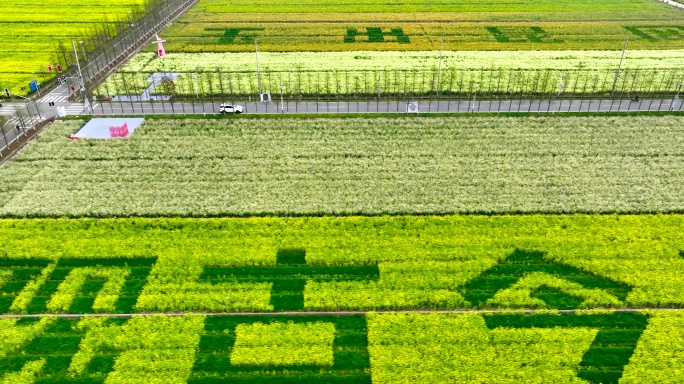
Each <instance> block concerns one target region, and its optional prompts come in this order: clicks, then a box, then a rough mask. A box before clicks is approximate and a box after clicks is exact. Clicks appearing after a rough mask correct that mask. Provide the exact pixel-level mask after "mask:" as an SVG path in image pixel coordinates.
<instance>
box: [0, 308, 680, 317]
mask: <svg viewBox="0 0 684 384" xmlns="http://www.w3.org/2000/svg"><path fill="white" fill-rule="evenodd" d="M603 311H605V312H603ZM643 311H652V312H684V308H613V309H608V308H595V309H559V310H553V309H525V310H513V309H454V310H437V309H435V310H431V309H422V310H375V311H374V310H368V311H289V312H140V313H62V314H56V313H42V314H29V315H26V314H24V315H20V314H4V315H0V319H26V318H28V319H30V318H42V317H55V318H61V319H76V318H83V317H115V318H130V317H134V316H138V317H149V316H160V315H164V316H189V315H197V316H236V317H239V316H365V315H366V314H367V313H371V312H372V313H379V314H393V313H396V314H406V313H417V314H445V315H448V314H466V313H477V314H520V315H523V314H524V315H533V314H556V313H558V314H576V313H579V314H592V313H638V312H643Z"/></svg>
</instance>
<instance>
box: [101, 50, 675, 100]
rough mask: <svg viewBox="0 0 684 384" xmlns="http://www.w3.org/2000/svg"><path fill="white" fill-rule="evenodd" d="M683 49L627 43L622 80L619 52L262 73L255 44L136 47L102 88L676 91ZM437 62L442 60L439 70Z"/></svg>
mask: <svg viewBox="0 0 684 384" xmlns="http://www.w3.org/2000/svg"><path fill="white" fill-rule="evenodd" d="M683 56H684V51H682V50H670V51H652V50H649V51H633V52H629V54H628V55H627V57H626V60H625V62H624V64H623V67H622V71H621V72H620V75H619V77H618V80H617V82H615V78H616V70H617V65H618V63H619V61H620V52H611V51H535V52H526V51H516V52H477V51H461V52H459V51H445V52H444V53H443V55H442V62H441V65H440V56H439V53H438V52H434V51H433V52H429V51H415V52H399V51H394V52H392V51H388V52H377V51H354V52H318V53H312V52H297V53H294V52H284V53H273V52H263V53H261V54H260V56H259V67H260V72H259V74H258V73H257V71H256V65H255V57H254V54H253V53H198V54H187V53H171V54H169V55H168V56H166V57H164V58H163V59H161V60H158V59H155V56H154V54H151V53H143V54H139V55H137V56H136V57H135V58H134V59H133V60H131V62H129V63H128V64H126V65H125V66H124V67H122V68H121V69H120V70H119V71H118V72H117V73H116V74H115V75H113V76H112V77H110V78H109V79H108V80H107V81H106V82H105V83H104V84H102V85H101V86H100V87H99V88H98V89H97V90H96V94H98V95H100V96H104V95H110V96H114V95H130V94H134V95H139V94H141V93H142V92H143V91H144V90H145V89H146V88H147V87H149V85H150V83H149V81H148V78H150V76H152V74H154V73H162V74H164V73H177V74H179V76H178V77H177V78H175V79H174V80H172V81H171V80H169V81H167V82H165V83H162V85H161V86H159V87H157V88H156V89H155V90H154V93H156V94H164V95H171V96H176V97H181V96H184V97H195V96H196V95H200V96H204V97H209V96H212V97H214V96H223V97H236V96H237V97H247V96H252V97H255V96H256V95H258V94H259V92H260V91H266V92H269V91H270V92H272V93H274V94H275V93H276V92H277V91H278V90H279V89H280V85H283V86H284V93H285V94H286V95H288V97H295V98H298V97H314V96H321V95H322V96H327V97H331V96H343V97H352V98H353V97H362V96H363V97H368V96H369V95H370V96H371V97H375V96H376V95H377V94H378V91H380V94H381V97H387V96H399V97H404V96H405V97H409V95H416V96H419V95H428V94H430V95H437V94H441V95H442V96H443V97H444V96H449V95H450V96H454V95H459V96H463V95H470V94H472V93H473V92H474V91H475V89H477V92H478V95H479V96H481V97H499V96H505V97H508V96H510V95H512V94H522V93H524V94H537V95H545V96H546V97H558V96H559V93H563V94H564V95H594V96H596V95H605V94H608V93H610V92H612V90H613V85H614V84H615V85H616V91H617V92H618V93H625V94H635V93H639V94H642V95H647V94H656V95H657V96H656V97H659V98H660V97H663V94H668V95H669V94H671V95H672V96H673V95H674V93H675V92H676V91H677V87H678V83H679V80H680V79H681V78H682V76H684V73H683V72H682V69H681V66H680V65H679V62H681V60H682V59H683ZM438 68H439V69H438Z"/></svg>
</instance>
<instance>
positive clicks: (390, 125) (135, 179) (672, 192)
mask: <svg viewBox="0 0 684 384" xmlns="http://www.w3.org/2000/svg"><path fill="white" fill-rule="evenodd" d="M81 124H82V122H79V121H69V122H64V123H57V124H53V125H51V126H50V127H48V128H47V129H46V130H45V132H44V133H43V134H42V135H41V137H40V138H39V139H38V140H35V141H33V142H31V143H30V144H29V145H28V147H27V148H26V149H25V150H24V151H22V153H20V154H19V155H18V156H17V157H16V158H14V159H13V160H12V161H10V162H8V163H7V164H6V165H4V166H3V167H2V168H1V169H0V178H2V180H3V183H2V185H0V215H3V216H5V217H39V216H74V217H83V216H90V217H112V216H114V217H116V216H150V217H156V216H204V217H207V216H209V217H211V216H254V215H278V216H281V215H284V216H297V215H331V214H334V215H351V214H363V215H377V214H445V213H456V212H458V213H486V214H498V213H516V212H525V213H531V212H540V213H575V212H591V213H595V212H601V213H607V212H621V213H626V212H632V213H633V212H640V213H648V212H680V211H682V210H683V209H684V201H683V200H682V196H681V194H679V193H677V191H676V189H673V188H671V186H673V185H679V184H681V180H682V172H683V169H682V162H681V161H680V160H679V157H678V155H679V154H680V153H681V151H682V148H680V147H681V140H679V137H680V136H681V134H682V126H683V125H682V119H681V117H677V116H655V117H654V116H649V117H638V116H637V117H612V118H602V117H563V118H554V117H529V118H527V117H526V118H515V117H507V118H499V117H487V118H480V117H477V118H468V117H449V118H430V119H408V118H407V119H391V118H358V119H311V120H299V119H297V120H287V119H285V120H278V121H277V122H275V121H273V120H268V119H267V120H263V119H262V120H258V119H257V120H197V119H194V120H149V121H147V122H145V123H144V124H143V125H142V126H141V127H140V128H139V129H138V130H136V132H135V134H134V135H133V136H132V137H131V138H130V139H128V140H69V134H71V133H74V132H75V131H76V130H78V128H79V127H80V126H81Z"/></svg>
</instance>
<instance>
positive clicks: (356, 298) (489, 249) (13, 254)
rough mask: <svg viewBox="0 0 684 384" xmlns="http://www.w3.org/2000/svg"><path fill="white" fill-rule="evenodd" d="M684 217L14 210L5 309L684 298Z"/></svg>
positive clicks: (5, 229) (566, 304)
mask: <svg viewBox="0 0 684 384" xmlns="http://www.w3.org/2000/svg"><path fill="white" fill-rule="evenodd" d="M682 220H684V218H683V217H682V216H680V215H667V216H660V215H657V216H648V215H639V216H583V215H570V216H555V215H551V216H545V215H527V216H494V217H486V216H444V217H424V216H402V217H375V218H373V217H348V218H297V219H294V218H293V219H282V218H252V219H205V220H194V219H141V218H137V219H126V220H124V219H116V220H114V219H105V220H83V219H81V220H52V219H36V220H3V221H2V222H0V229H2V232H1V233H2V234H3V236H2V240H3V241H2V242H0V254H2V255H3V267H2V268H1V269H2V270H5V271H7V270H10V271H11V273H12V276H13V277H14V280H5V281H8V282H6V283H5V284H3V287H2V290H3V300H4V303H5V305H4V309H3V312H8V311H9V312H11V313H21V312H28V313H46V311H53V312H59V313H63V312H71V313H92V312H103V313H133V312H140V311H144V312H147V311H162V312H168V311H172V312H175V311H208V312H224V311H230V312H232V311H278V312H281V311H312V310H317V311H334V310H373V309H383V310H392V309H458V308H509V309H516V308H537V309H548V310H555V309H582V310H590V309H594V308H608V309H610V308H622V307H665V308H666V307H682V306H684V293H683V292H684V289H683V285H684V281H683V280H682V278H681V276H682V272H684V259H682V256H681V254H682V250H684V243H683V242H682V237H681V228H682V227H684V226H683V223H682ZM293 247H296V248H297V249H298V251H297V252H295V253H293V252H292V251H291V249H293ZM288 250H290V251H288ZM292 254H294V255H298V256H283V255H292ZM86 256H87V257H88V258H85V257H86ZM50 257H53V258H57V259H58V261H57V262H56V268H54V270H52V271H50V270H48V271H47V272H43V273H41V269H40V268H35V267H28V266H25V265H33V266H35V265H37V264H38V263H39V262H42V263H45V261H44V259H46V258H50ZM287 257H295V259H291V260H290V261H289V262H287V261H283V258H287ZM155 258H156V262H155V261H154V260H155ZM293 260H294V261H293ZM43 265H45V264H43ZM22 266H25V267H22ZM85 267H87V268H85ZM44 268H47V267H44ZM79 268H82V269H81V270H80V271H79ZM30 269H32V272H30V273H29V272H28V271H29V270H30ZM44 270H45V269H43V271H44ZM128 270H130V273H129V274H128V275H127V276H126V278H125V279H123V282H122V278H121V277H117V276H121V275H120V274H121V273H122V271H128ZM95 272H97V273H95ZM146 273H149V275H148V276H147V275H146ZM86 274H87V276H88V278H87V279H85V282H82V281H81V282H82V285H81V287H80V288H78V286H75V285H74V281H75V279H76V277H75V276H79V275H80V276H83V275H86ZM6 275H8V273H6ZM29 275H30V276H33V278H32V279H28V278H27V279H24V280H19V277H20V276H29ZM145 276H147V277H146V278H145ZM117 278H118V280H117ZM5 279H7V278H6V277H5ZM40 279H42V280H40ZM33 281H37V282H38V283H32V282H33ZM81 282H79V283H81ZM31 284H34V285H31ZM106 284H109V285H106ZM36 285H38V287H37V288H36ZM22 287H23V288H22ZM69 300H71V305H69V304H68V303H69ZM98 303H99V305H98Z"/></svg>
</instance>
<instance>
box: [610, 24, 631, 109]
mask: <svg viewBox="0 0 684 384" xmlns="http://www.w3.org/2000/svg"><path fill="white" fill-rule="evenodd" d="M629 36H630V35H627V38H626V39H625V46H624V48H622V57H621V58H620V65H619V66H618V69H617V73H615V81H614V82H613V90H612V91H611V92H610V96H611V97H612V96H613V94H614V93H615V88H616V87H617V82H618V77H620V70H621V69H622V61H623V60H625V52H627V43H629Z"/></svg>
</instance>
